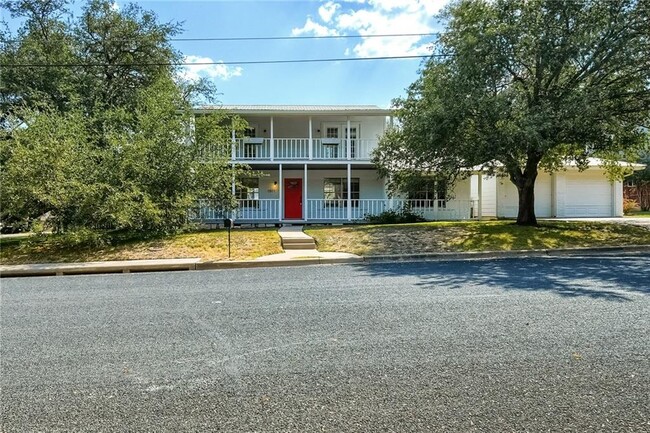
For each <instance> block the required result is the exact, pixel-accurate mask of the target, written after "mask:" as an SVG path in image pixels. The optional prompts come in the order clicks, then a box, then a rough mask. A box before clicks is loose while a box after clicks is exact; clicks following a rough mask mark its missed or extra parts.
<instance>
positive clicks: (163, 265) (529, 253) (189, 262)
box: [0, 245, 650, 278]
mask: <svg viewBox="0 0 650 433" xmlns="http://www.w3.org/2000/svg"><path fill="white" fill-rule="evenodd" d="M646 251H647V252H650V245H630V246H615V247H597V248H560V249H543V250H517V251H477V252H466V253H419V254H390V255H382V256H366V257H349V258H333V259H327V258H305V259H292V260H241V261H230V262H227V261H224V262H201V261H200V259H198V258H196V259H170V260H127V261H123V262H119V261H116V262H89V263H46V264H34V265H11V266H9V265H7V266H0V277H2V278H5V277H33V276H51V275H81V274H106V273H130V272H159V271H176V270H213V269H242V268H267V267H285V266H306V265H324V264H354V263H357V264H359V263H385V262H408V261H433V260H441V261H443V260H487V259H503V258H513V257H562V256H584V255H588V256H594V255H612V254H617V253H635V252H646Z"/></svg>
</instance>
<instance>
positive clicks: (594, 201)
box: [566, 170, 614, 217]
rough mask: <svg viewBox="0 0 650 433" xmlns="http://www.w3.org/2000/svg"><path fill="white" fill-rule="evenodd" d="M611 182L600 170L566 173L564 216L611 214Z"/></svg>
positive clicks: (606, 215) (602, 215)
mask: <svg viewBox="0 0 650 433" xmlns="http://www.w3.org/2000/svg"><path fill="white" fill-rule="evenodd" d="M613 215H614V212H613V210H612V184H611V183H610V182H609V181H608V180H607V178H606V177H605V175H604V174H603V173H602V172H598V171H591V170H587V171H584V172H582V173H570V172H569V173H567V174H566V216H568V217H608V216H613Z"/></svg>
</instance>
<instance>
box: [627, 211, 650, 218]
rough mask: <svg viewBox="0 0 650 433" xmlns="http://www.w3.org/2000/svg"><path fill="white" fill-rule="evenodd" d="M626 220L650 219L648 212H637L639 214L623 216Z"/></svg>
mask: <svg viewBox="0 0 650 433" xmlns="http://www.w3.org/2000/svg"><path fill="white" fill-rule="evenodd" d="M625 217H626V218H650V212H649V211H645V212H644V211H639V212H632V213H630V214H629V215H625Z"/></svg>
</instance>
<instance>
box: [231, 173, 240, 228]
mask: <svg viewBox="0 0 650 433" xmlns="http://www.w3.org/2000/svg"><path fill="white" fill-rule="evenodd" d="M231 192H232V196H233V197H235V192H236V191H235V175H234V174H233V175H232V182H231ZM237 206H238V207H239V201H237ZM229 213H230V218H234V217H235V211H234V210H231V211H230V212H229Z"/></svg>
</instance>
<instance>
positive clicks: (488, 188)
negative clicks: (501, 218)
mask: <svg viewBox="0 0 650 433" xmlns="http://www.w3.org/2000/svg"><path fill="white" fill-rule="evenodd" d="M481 189H482V191H483V197H482V201H481V208H482V212H481V215H482V216H483V217H484V218H495V217H496V216H497V177H496V176H483V180H482V185H481ZM478 192H479V191H478V175H473V176H472V177H471V197H472V200H474V201H478V199H479V197H478V195H479V194H478Z"/></svg>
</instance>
